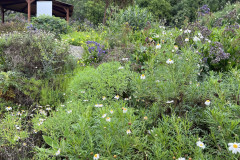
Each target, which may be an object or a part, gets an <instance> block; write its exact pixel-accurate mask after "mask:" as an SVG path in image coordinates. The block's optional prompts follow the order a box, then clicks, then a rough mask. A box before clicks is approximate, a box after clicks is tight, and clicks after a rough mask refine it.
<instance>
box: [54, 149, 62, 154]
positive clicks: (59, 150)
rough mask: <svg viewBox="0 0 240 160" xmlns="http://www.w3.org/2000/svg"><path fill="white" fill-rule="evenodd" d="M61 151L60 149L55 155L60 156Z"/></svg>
mask: <svg viewBox="0 0 240 160" xmlns="http://www.w3.org/2000/svg"><path fill="white" fill-rule="evenodd" d="M60 152H61V149H60V148H59V149H58V151H57V152H56V153H55V155H56V156H58V155H60Z"/></svg>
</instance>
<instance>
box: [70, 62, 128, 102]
mask: <svg viewBox="0 0 240 160" xmlns="http://www.w3.org/2000/svg"><path fill="white" fill-rule="evenodd" d="M131 77H132V73H131V72H130V70H129V67H128V66H126V67H125V69H121V65H120V63H119V62H112V63H103V64H101V65H100V66H99V67H98V68H97V69H94V68H91V67H89V68H86V69H84V70H83V71H81V72H79V73H78V74H77V75H76V76H75V78H74V79H73V81H72V82H71V84H70V86H69V90H68V94H70V95H71V96H73V97H72V98H74V97H75V94H79V95H80V96H83V97H82V98H83V99H82V100H85V99H88V98H90V97H92V98H98V99H102V97H103V96H105V97H107V98H110V99H111V98H113V97H114V96H116V95H119V96H123V97H124V96H127V94H128V92H129V91H128V85H129V81H130V79H131ZM96 91H97V92H96ZM81 92H85V94H82V93H81ZM79 98H80V97H79ZM124 98H125V97H124Z"/></svg>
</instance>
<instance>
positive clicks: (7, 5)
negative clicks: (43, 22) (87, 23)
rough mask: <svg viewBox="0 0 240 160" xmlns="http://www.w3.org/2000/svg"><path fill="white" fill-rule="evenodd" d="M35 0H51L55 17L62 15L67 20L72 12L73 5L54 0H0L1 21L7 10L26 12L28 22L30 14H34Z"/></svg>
mask: <svg viewBox="0 0 240 160" xmlns="http://www.w3.org/2000/svg"><path fill="white" fill-rule="evenodd" d="M37 1H52V14H53V15H54V16H56V17H63V18H66V20H67V21H69V17H71V16H72V14H73V6H72V5H70V4H66V3H63V2H59V1H56V0H0V7H1V15H2V23H4V13H5V12H6V11H7V10H11V11H16V12H21V13H26V14H28V22H30V20H31V15H36V12H37Z"/></svg>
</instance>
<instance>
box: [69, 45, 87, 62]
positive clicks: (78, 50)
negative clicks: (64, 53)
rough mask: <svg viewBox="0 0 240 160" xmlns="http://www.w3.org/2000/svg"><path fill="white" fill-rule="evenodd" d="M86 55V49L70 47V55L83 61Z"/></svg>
mask: <svg viewBox="0 0 240 160" xmlns="http://www.w3.org/2000/svg"><path fill="white" fill-rule="evenodd" d="M83 53H84V49H83V48H82V47H81V46H73V45H70V54H71V55H72V56H73V57H75V58H76V59H81V58H82V55H83Z"/></svg>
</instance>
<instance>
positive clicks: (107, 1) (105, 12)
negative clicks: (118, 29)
mask: <svg viewBox="0 0 240 160" xmlns="http://www.w3.org/2000/svg"><path fill="white" fill-rule="evenodd" d="M105 3H106V6H105V11H104V17H103V25H106V19H107V9H108V6H109V0H105Z"/></svg>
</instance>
